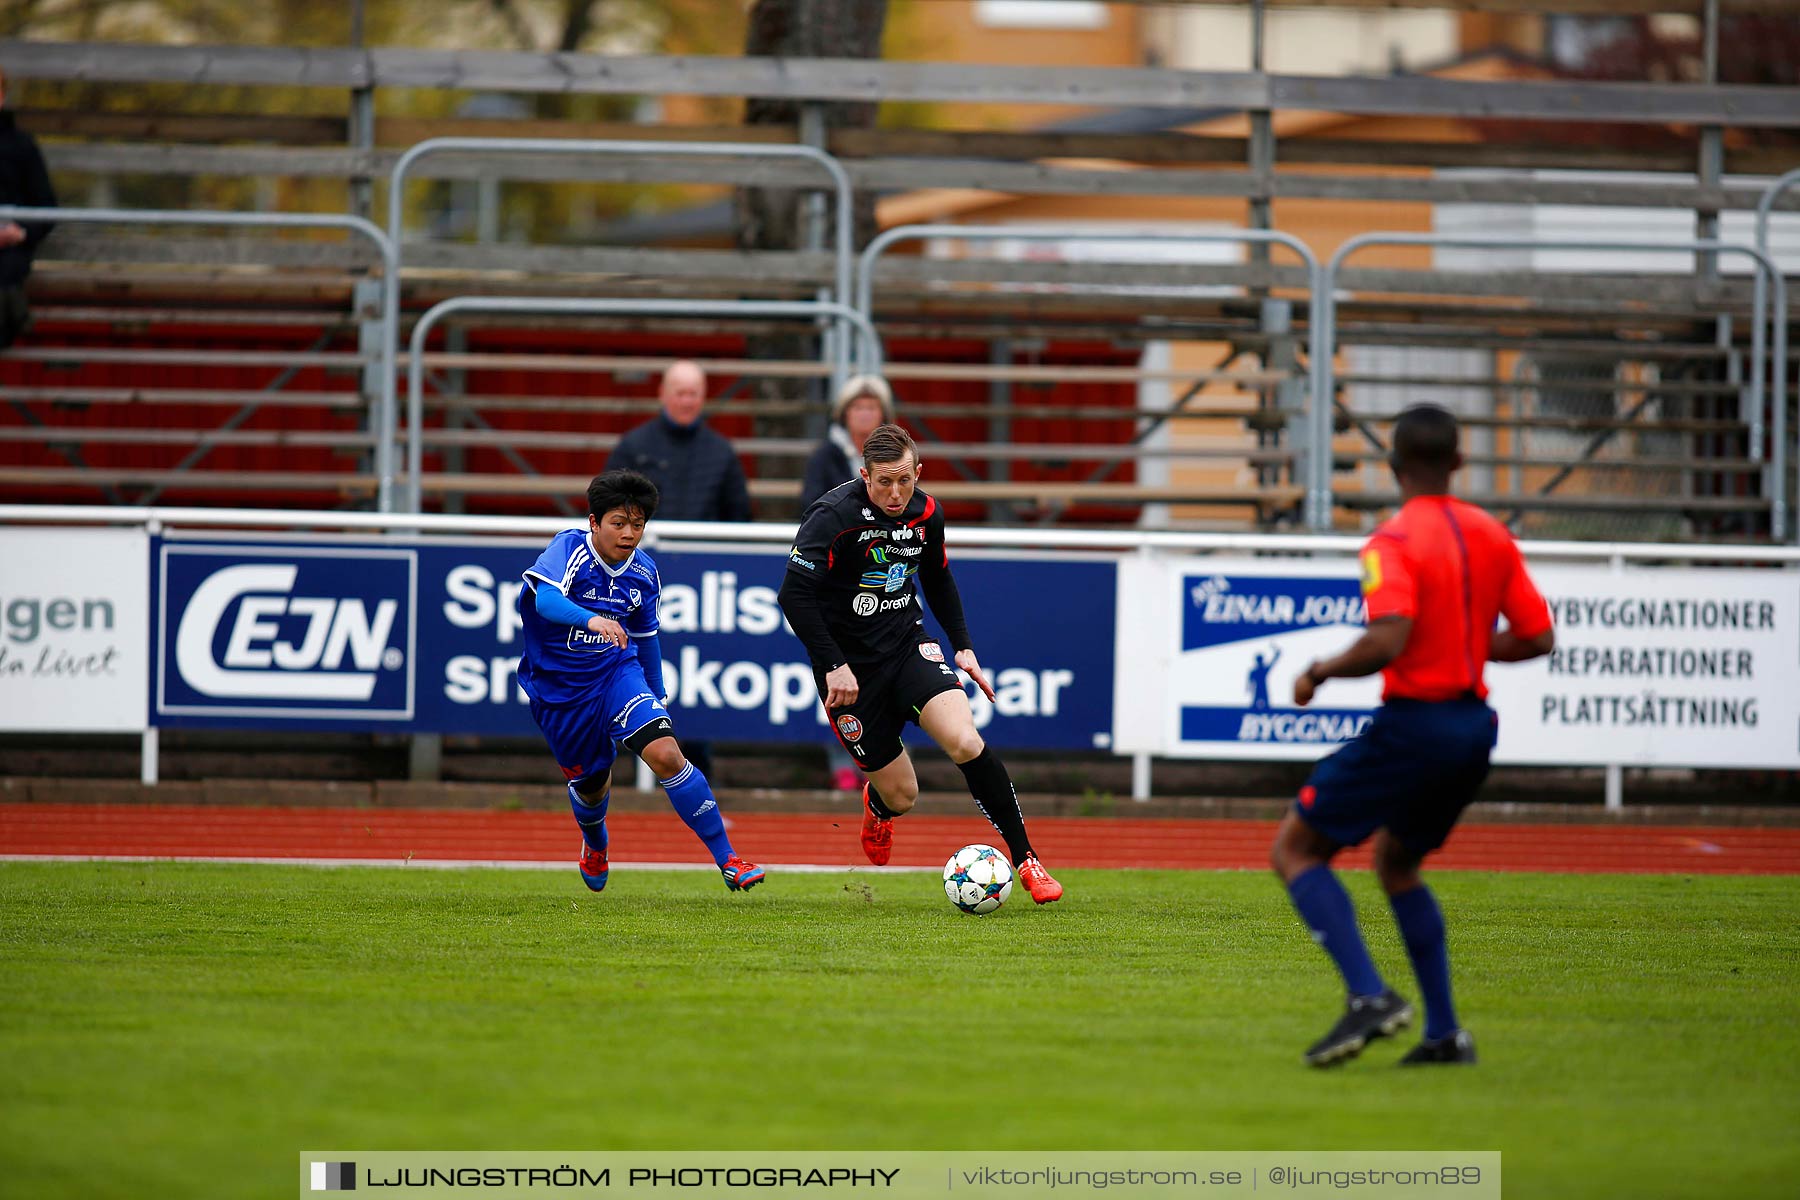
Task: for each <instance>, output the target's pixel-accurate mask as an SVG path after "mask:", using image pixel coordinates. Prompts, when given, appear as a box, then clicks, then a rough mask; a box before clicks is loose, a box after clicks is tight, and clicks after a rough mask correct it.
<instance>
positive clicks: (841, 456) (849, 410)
mask: <svg viewBox="0 0 1800 1200" xmlns="http://www.w3.org/2000/svg"><path fill="white" fill-rule="evenodd" d="M893 419H894V393H893V390H892V389H891V388H889V387H888V384H887V380H885V379H883V378H882V377H881V376H879V375H856V376H853V377H851V378H850V379H848V380H846V381H845V382H844V386H843V387H841V388H839V389H838V394H837V402H836V403H835V404H833V405H832V406H831V428H830V429H828V430H826V431H825V440H824V441H822V442H820V443H819V445H818V448H817V449H816V450H814V451H813V453H812V457H811V458H809V459H807V460H806V477H805V480H804V482H802V483H801V485H800V511H801V512H805V511H806V508H807V506H808V505H809V504H811V503H812V502H813V501H814V500H817V499H818V498H819V497H820V496H823V495H824V494H825V493H826V492H829V491H830V490H831V489H832V488H834V487H836V486H837V485H838V484H840V483H848V482H849V481H850V480H852V479H856V478H858V477H859V472H860V471H861V470H862V448H863V443H864V442H866V441H868V440H869V435H870V434H871V433H873V432H874V431H875V427H876V426H877V425H885V424H887V423H889V422H891V421H892V420H893ZM857 786H859V787H860V786H861V784H858V785H857Z"/></svg>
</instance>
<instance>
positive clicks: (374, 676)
mask: <svg viewBox="0 0 1800 1200" xmlns="http://www.w3.org/2000/svg"><path fill="white" fill-rule="evenodd" d="M417 576H418V571H417V562H416V555H415V553H414V552H413V551H410V550H356V549H350V548H345V549H342V550H332V551H326V552H318V551H311V550H292V549H290V550H285V551H284V550H277V549H264V548H260V547H218V546H165V547H163V562H162V577H163V588H162V597H163V606H164V607H163V614H162V630H161V640H162V650H161V654H160V655H159V657H160V660H161V662H160V666H161V670H160V678H161V686H160V688H159V695H158V705H157V707H158V711H159V712H165V713H184V712H185V713H192V714H213V715H220V716H231V715H234V714H249V713H257V714H259V715H268V714H272V713H281V712H291V713H292V714H293V715H295V716H298V717H305V716H320V717H333V716H351V715H355V716H371V717H377V718H393V717H404V716H408V715H410V712H411V709H412V683H411V675H412V671H411V662H412V638H413V629H414V610H415V607H416V598H417Z"/></svg>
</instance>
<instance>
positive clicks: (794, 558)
mask: <svg viewBox="0 0 1800 1200" xmlns="http://www.w3.org/2000/svg"><path fill="white" fill-rule="evenodd" d="M788 561H789V562H791V563H793V564H794V565H795V566H796V567H805V568H806V569H807V570H808V571H817V570H818V569H819V567H818V564H817V563H814V562H812V561H811V560H809V559H806V558H803V557H801V555H800V548H799V547H798V546H795V547H794V548H793V549H791V550H789V551H788Z"/></svg>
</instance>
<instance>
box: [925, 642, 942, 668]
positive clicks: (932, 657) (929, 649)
mask: <svg viewBox="0 0 1800 1200" xmlns="http://www.w3.org/2000/svg"><path fill="white" fill-rule="evenodd" d="M919 654H920V656H921V657H923V658H925V659H927V660H929V661H931V662H934V663H941V662H943V661H944V648H943V647H942V646H940V645H938V644H937V643H936V642H920V643H919Z"/></svg>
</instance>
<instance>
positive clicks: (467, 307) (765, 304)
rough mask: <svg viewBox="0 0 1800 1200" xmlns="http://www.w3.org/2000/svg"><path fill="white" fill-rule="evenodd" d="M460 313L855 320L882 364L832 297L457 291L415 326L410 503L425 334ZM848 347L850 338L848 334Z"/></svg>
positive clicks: (863, 356)
mask: <svg viewBox="0 0 1800 1200" xmlns="http://www.w3.org/2000/svg"><path fill="white" fill-rule="evenodd" d="M459 312H486V313H508V312H510V313H523V312H530V313H547V314H566V315H593V314H600V313H641V314H645V315H650V314H660V315H663V316H671V317H681V316H694V315H697V314H706V315H714V316H741V317H797V318H819V317H827V318H831V319H833V320H835V321H838V322H840V323H842V324H846V325H850V326H852V327H854V328H855V329H856V331H857V332H858V334H859V335H860V337H859V339H858V356H857V360H858V362H859V363H860V364H861V365H862V367H863V368H864V369H865V370H868V371H871V372H878V371H880V369H881V359H882V354H881V340H880V338H879V337H878V336H877V335H876V333H875V328H874V326H872V325H870V324H869V322H868V320H867V319H866V318H865V317H864V316H863V315H862V314H861V313H859V312H857V311H856V310H855V309H854V308H851V307H849V306H848V305H845V304H839V303H836V302H833V301H813V300H624V299H594V300H577V299H561V298H556V297H529V296H519V297H495V296H456V297H453V298H451V299H449V300H445V301H442V302H440V303H438V304H435V305H433V306H432V307H431V308H430V309H428V310H427V311H426V312H425V314H424V315H423V316H421V317H420V318H419V320H418V322H417V323H416V324H414V326H413V332H412V343H411V349H410V351H409V353H408V355H407V384H406V387H407V391H406V421H407V442H406V474H407V481H408V484H407V499H408V507H409V508H410V509H411V510H412V511H413V512H418V511H419V500H420V485H421V483H422V477H423V465H422V460H423V453H424V428H425V398H424V388H425V339H426V338H427V337H428V336H429V335H430V333H431V328H432V326H433V325H435V324H437V323H438V322H439V321H441V320H443V319H444V318H445V317H448V316H450V315H452V314H453V313H459ZM844 344H845V345H846V346H848V345H849V344H850V339H849V338H845V339H844Z"/></svg>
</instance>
